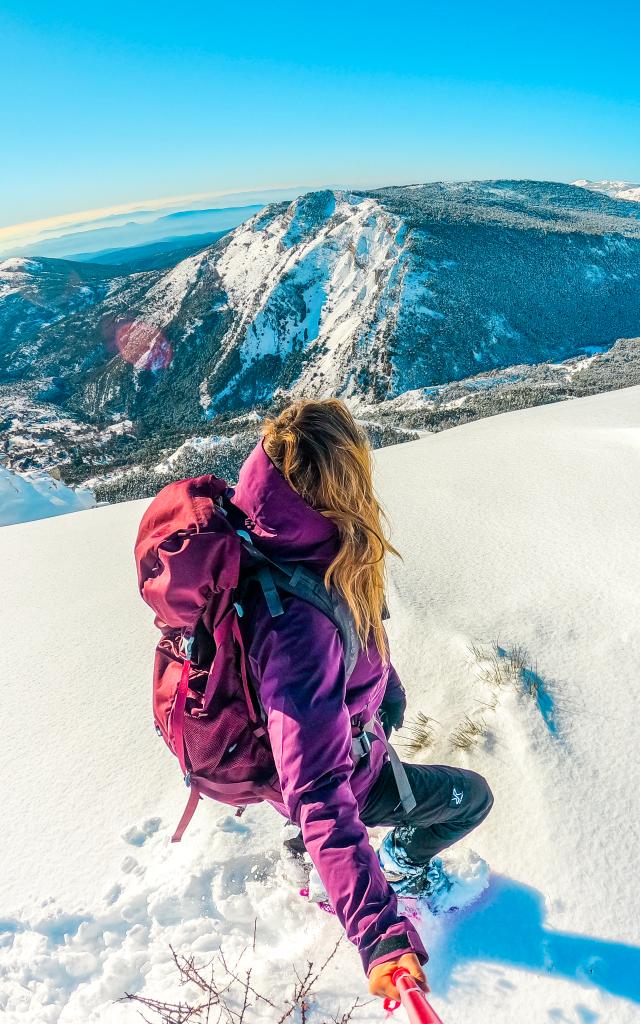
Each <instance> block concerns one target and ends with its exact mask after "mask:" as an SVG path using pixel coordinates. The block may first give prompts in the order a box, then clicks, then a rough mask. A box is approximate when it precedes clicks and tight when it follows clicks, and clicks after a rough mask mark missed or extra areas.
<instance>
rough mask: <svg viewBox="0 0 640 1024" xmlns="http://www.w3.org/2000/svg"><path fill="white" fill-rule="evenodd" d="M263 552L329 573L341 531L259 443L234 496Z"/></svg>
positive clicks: (240, 476) (243, 468)
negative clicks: (296, 487) (308, 499)
mask: <svg viewBox="0 0 640 1024" xmlns="http://www.w3.org/2000/svg"><path fill="white" fill-rule="evenodd" d="M231 500H232V502H233V504H234V505H235V506H236V507H237V508H239V509H240V510H241V511H242V512H243V513H244V515H245V516H246V519H247V524H246V525H247V529H248V530H249V532H250V533H251V534H252V536H253V539H254V540H255V542H256V544H257V545H258V547H259V548H261V550H263V551H264V553H265V554H267V555H272V556H273V557H275V558H280V559H282V560H285V561H286V560H289V561H296V562H304V563H306V564H308V565H309V566H310V567H313V568H315V569H316V571H318V570H321V571H324V570H325V569H326V568H327V567H328V566H329V565H330V563H331V562H332V561H333V559H334V558H335V556H336V554H337V552H338V548H339V534H338V529H337V527H336V525H335V523H333V522H332V521H331V520H330V519H328V518H327V517H326V516H323V515H321V514H320V512H317V511H316V509H314V508H312V507H311V506H310V505H309V504H307V502H306V501H305V500H304V498H302V497H301V496H300V495H299V494H298V493H297V491H294V489H293V487H291V485H290V484H289V482H288V481H287V480H286V479H285V478H284V476H283V475H282V473H281V472H280V470H279V469H278V468H277V467H276V466H275V465H274V463H273V462H272V461H271V459H270V458H269V456H268V455H267V453H266V452H265V450H264V448H263V446H262V440H260V441H259V442H258V444H257V445H256V447H255V448H254V449H253V451H252V452H251V454H250V455H249V457H248V458H247V459H246V461H245V462H244V464H243V465H242V468H241V469H240V474H239V476H238V483H237V484H236V486H235V488H234V490H233V493H232V495H231Z"/></svg>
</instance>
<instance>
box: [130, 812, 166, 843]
mask: <svg viewBox="0 0 640 1024" xmlns="http://www.w3.org/2000/svg"><path fill="white" fill-rule="evenodd" d="M161 824H162V819H161V818H147V820H146V821H143V822H142V825H141V826H140V827H138V826H137V825H132V826H131V828H128V829H127V830H126V831H125V832H123V833H122V838H123V839H124V841H125V843H129V845H130V846H144V844H145V843H146V841H147V839H148V838H149V836H152V835H154V834H155V833H156V832H157V831H158V829H159V828H160V826H161Z"/></svg>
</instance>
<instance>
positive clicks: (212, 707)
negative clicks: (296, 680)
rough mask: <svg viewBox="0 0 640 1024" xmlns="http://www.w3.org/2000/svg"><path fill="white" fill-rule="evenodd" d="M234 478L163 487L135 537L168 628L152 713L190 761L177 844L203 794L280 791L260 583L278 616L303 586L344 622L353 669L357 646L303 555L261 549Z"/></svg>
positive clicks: (145, 581) (150, 592) (230, 797)
mask: <svg viewBox="0 0 640 1024" xmlns="http://www.w3.org/2000/svg"><path fill="white" fill-rule="evenodd" d="M232 493H233V492H232V491H231V490H230V488H229V487H228V486H227V484H226V482H225V481H224V480H221V479H219V478H218V477H215V476H210V475H209V476H201V477H198V478H196V479H193V480H181V481H179V482H178V483H172V484H169V485H168V486H167V487H164V488H163V489H162V490H161V491H160V493H159V494H158V495H157V496H156V497H155V498H154V500H153V501H152V502H151V504H150V505H149V507H148V509H147V511H146V512H145V514H144V516H143V518H142V522H141V524H140V529H139V531H138V537H137V540H136V545H135V558H136V566H137V571H138V585H139V587H140V593H141V594H142V597H143V599H144V600H145V601H146V603H147V604H148V605H149V606H150V607H151V608H152V609H153V611H154V612H155V614H156V619H155V624H156V626H157V627H158V628H159V629H160V631H161V633H162V636H161V639H160V640H159V642H158V645H157V647H156V654H155V663H154V672H153V715H154V719H155V726H156V731H157V733H158V735H160V736H162V737H163V739H164V740H165V742H166V743H167V745H168V746H169V748H170V750H171V751H172V752H173V753H174V754H175V756H176V757H177V758H178V761H179V762H180V767H181V769H182V773H183V776H184V781H185V783H186V785H187V786H188V787H189V800H188V802H187V806H186V808H185V811H184V814H183V815H182V818H181V820H180V823H179V825H178V827H177V829H176V832H175V834H174V836H173V840H172V841H173V842H179V841H180V839H181V838H182V834H183V832H184V830H185V828H186V827H187V825H188V824H189V821H190V820H191V818H192V816H193V813H194V811H195V809H196V807H197V804H198V801H199V800H200V797H201V795H205V796H209V797H212V798H213V799H215V800H219V801H221V802H222V803H226V804H231V805H233V806H235V807H238V808H243V807H244V806H246V805H247V804H249V803H258V802H259V801H261V800H264V799H272V800H277V801H280V800H281V799H282V794H281V792H280V785H279V780H278V775H277V772H276V768H275V764H274V760H273V756H272V753H271V747H270V745H269V740H268V735H267V732H266V728H265V724H264V720H263V715H262V711H261V708H260V705H259V702H258V699H257V695H256V692H255V689H254V687H253V685H252V682H251V679H250V675H249V670H248V664H247V662H248V659H247V657H246V653H245V648H244V642H243V637H242V633H241V630H240V624H239V618H240V617H241V616H242V614H243V600H244V598H245V595H246V593H247V590H248V588H249V587H250V586H251V585H252V584H255V585H259V586H260V588H261V591H262V593H263V595H264V598H265V600H266V602H267V606H268V608H269V611H270V613H271V615H273V616H276V615H281V614H283V611H284V609H283V605H282V601H281V599H280V595H281V593H288V594H295V595H296V596H298V597H301V598H302V599H303V600H305V601H307V602H309V603H310V604H313V605H314V606H315V607H317V608H319V609H320V610H321V611H322V612H323V613H324V614H325V615H327V616H328V617H329V618H330V619H331V620H332V622H334V624H335V625H336V627H337V628H338V629H339V631H340V634H341V638H342V642H343V648H344V652H345V669H346V673H347V677H348V676H349V674H350V672H351V671H352V670H353V667H354V665H355V661H356V658H357V654H358V649H359V644H358V639H357V636H356V632H355V628H354V625H353V619H352V617H351V615H350V613H349V611H348V609H347V607H346V605H345V603H344V602H343V601H342V600H341V599H340V598H339V597H338V595H337V594H336V593H335V591H329V590H327V588H326V587H325V585H324V582H323V580H322V579H321V578H320V577H319V576H316V575H315V574H314V573H312V572H310V571H309V570H308V569H306V568H305V567H304V566H302V565H297V564H295V563H283V562H276V561H274V560H273V559H271V558H268V557H267V556H266V555H265V554H263V553H262V552H261V551H260V550H259V549H258V548H257V547H256V546H255V545H254V544H253V542H252V540H251V538H250V536H249V534H248V533H247V531H246V529H244V515H243V513H242V512H240V510H239V509H237V508H236V507H235V506H234V505H233V503H232V502H231V500H230V495H231V494H232Z"/></svg>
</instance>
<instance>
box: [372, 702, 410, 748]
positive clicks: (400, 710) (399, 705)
mask: <svg viewBox="0 0 640 1024" xmlns="http://www.w3.org/2000/svg"><path fill="white" fill-rule="evenodd" d="M406 708H407V698H406V697H405V695H404V694H402V696H401V697H397V696H396V695H395V694H394V698H393V700H390V699H389V698H388V697H385V698H384V700H383V702H382V704H381V705H380V710H379V712H378V714H379V716H380V721H381V723H382V728H383V729H384V734H385V736H386V737H387V739H389V737H390V735H391V730H392V729H402V723H403V722H404V713H405V711H406Z"/></svg>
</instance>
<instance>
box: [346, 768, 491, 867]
mask: <svg viewBox="0 0 640 1024" xmlns="http://www.w3.org/2000/svg"><path fill="white" fill-rule="evenodd" d="M405 770H406V772H407V775H408V777H409V782H410V784H411V789H412V790H413V795H414V796H415V798H416V807H415V808H414V809H413V811H411V813H410V814H406V813H405V811H404V810H403V808H402V805H401V804H400V797H399V794H398V787H397V786H396V782H395V779H394V777H393V771H392V768H391V765H390V764H389V763H388V762H387V763H386V764H384V765H383V767H382V771H381V772H380V775H379V776H378V778H377V780H376V782H375V783H374V784H373V787H372V789H371V792H370V793H369V795H368V797H367V801H366V803H365V806H364V808H363V810H362V813H361V815H360V817H361V818H362V821H363V822H364V824H365V825H367V826H368V827H369V828H373V827H374V826H376V825H390V826H394V827H395V835H394V837H395V842H396V844H397V845H398V846H399V847H400V848H401V849H402V850H403V851H404V852H405V853H406V854H407V856H408V857H409V859H410V860H411V861H413V863H414V864H428V863H429V861H430V860H431V858H432V857H433V856H435V854H437V853H440V851H441V850H445V849H446V848H447V847H448V846H451V845H452V844H453V843H456V842H457V841H458V840H459V839H462V838H463V836H466V835H468V833H469V832H471V831H472V830H473V829H474V828H476V826H477V825H479V824H480V822H481V821H483V820H484V819H485V818H486V816H487V814H488V813H489V811H490V810H491V807H492V805H493V795H492V793H491V790H490V789H489V786H488V784H487V782H486V781H485V780H484V779H483V777H482V776H481V775H478V774H477V773H476V772H472V771H468V770H467V769H464V768H449V767H447V766H445V765H426V764H405Z"/></svg>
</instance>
